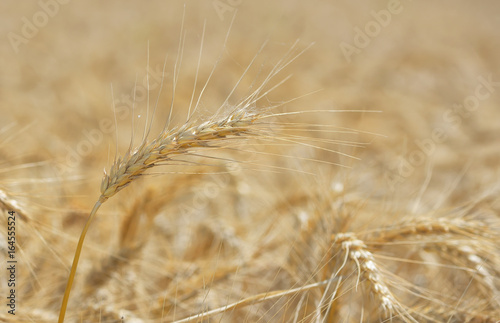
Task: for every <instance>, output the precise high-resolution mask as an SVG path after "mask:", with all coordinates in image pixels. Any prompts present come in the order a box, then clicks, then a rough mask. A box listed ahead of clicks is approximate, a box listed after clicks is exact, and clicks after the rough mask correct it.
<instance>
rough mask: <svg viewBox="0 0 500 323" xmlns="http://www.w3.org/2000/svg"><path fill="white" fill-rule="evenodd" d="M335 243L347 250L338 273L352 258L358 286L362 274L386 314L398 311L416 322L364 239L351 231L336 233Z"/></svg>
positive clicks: (402, 315)
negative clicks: (381, 270)
mask: <svg viewBox="0 0 500 323" xmlns="http://www.w3.org/2000/svg"><path fill="white" fill-rule="evenodd" d="M333 243H334V244H337V245H340V246H341V249H342V250H343V251H344V252H345V258H344V262H343V263H342V265H341V266H340V268H339V269H338V271H337V274H336V275H338V273H339V272H341V271H342V270H343V269H344V267H345V265H346V262H347V260H348V259H350V260H351V261H353V262H354V263H355V264H356V268H357V272H358V275H357V282H356V286H357V285H358V284H359V282H360V279H361V276H363V277H364V278H366V280H367V281H368V283H369V284H370V286H371V290H372V292H373V294H374V295H375V296H376V297H377V298H378V299H379V301H380V304H381V306H382V309H383V311H384V314H385V315H387V316H389V317H392V315H393V314H394V312H396V313H397V314H398V315H400V316H401V317H405V318H407V319H408V320H410V321H412V322H416V321H415V320H414V319H413V318H412V317H411V316H410V315H409V314H408V313H407V310H406V309H405V308H403V306H402V305H401V304H400V303H399V302H398V301H397V300H396V298H395V297H394V295H393V294H392V293H391V291H390V290H389V288H388V286H387V284H386V283H385V281H384V279H383V276H382V274H381V272H380V270H379V268H378V265H377V263H376V262H375V258H374V257H373V254H372V253H371V252H370V251H368V250H367V246H366V245H365V243H364V242H363V241H361V240H359V239H358V238H357V237H356V235H355V234H354V233H350V232H349V233H338V234H336V235H335V236H334V240H333Z"/></svg>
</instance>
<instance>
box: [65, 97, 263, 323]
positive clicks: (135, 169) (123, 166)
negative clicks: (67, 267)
mask: <svg viewBox="0 0 500 323" xmlns="http://www.w3.org/2000/svg"><path fill="white" fill-rule="evenodd" d="M260 116H262V115H259V114H255V113H251V112H250V111H249V109H248V108H247V107H246V106H244V107H242V108H238V109H236V110H234V111H233V112H232V113H230V114H229V115H227V116H225V117H222V118H219V119H214V120H211V121H206V122H203V123H201V124H196V123H194V124H189V123H186V124H184V125H183V126H181V127H180V128H178V129H173V130H169V131H166V132H163V133H161V134H160V135H159V136H158V137H157V138H155V139H154V140H152V141H151V142H149V143H146V142H145V141H143V143H142V144H141V145H140V146H139V148H137V149H136V150H135V151H133V152H130V150H129V151H127V153H126V154H125V155H124V157H123V158H118V159H117V160H116V161H115V163H114V164H113V166H112V167H111V170H110V172H109V174H108V173H106V172H105V175H104V178H103V180H102V182H101V196H100V197H99V199H98V201H97V202H96V204H95V205H94V208H93V209H92V212H91V213H90V216H89V218H88V220H87V223H86V224H85V227H84V229H83V231H82V235H81V236H80V240H79V242H78V246H77V251H76V252H75V258H74V259H75V260H74V261H73V266H72V270H71V272H70V277H69V279H68V285H67V288H66V291H65V294H64V299H63V304H62V306H61V312H60V316H59V322H63V321H64V316H65V311H66V307H67V302H68V300H69V293H70V290H71V285H72V283H73V280H74V276H75V273H76V264H77V263H78V260H79V257H80V253H81V247H82V245H83V240H84V238H85V235H86V232H87V231H88V227H89V226H90V223H91V222H92V220H93V218H94V217H95V214H96V212H97V210H98V209H99V207H100V206H101V205H102V204H103V203H104V202H105V201H107V200H108V199H109V198H110V197H112V196H113V195H115V194H116V193H118V192H119V191H120V190H122V189H123V188H125V187H126V186H127V185H129V184H130V183H131V182H132V181H133V180H135V179H136V178H138V177H140V176H141V175H144V174H145V172H146V171H147V170H148V169H149V168H152V167H153V166H155V165H157V164H158V163H161V162H165V161H168V160H169V159H170V158H171V157H172V156H173V155H177V154H183V153H187V151H188V150H189V149H193V148H205V147H213V146H211V144H212V143H213V142H218V141H221V140H226V139H228V138H231V137H237V136H242V135H247V136H248V135H250V134H251V133H252V131H251V129H250V127H251V126H252V124H253V123H254V122H255V121H256V120H257V119H258V118H259V117H260Z"/></svg>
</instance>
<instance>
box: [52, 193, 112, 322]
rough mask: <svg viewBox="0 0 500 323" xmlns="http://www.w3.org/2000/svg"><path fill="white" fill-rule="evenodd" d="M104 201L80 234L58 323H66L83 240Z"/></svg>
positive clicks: (96, 204) (97, 205)
mask: <svg viewBox="0 0 500 323" xmlns="http://www.w3.org/2000/svg"><path fill="white" fill-rule="evenodd" d="M104 201H105V199H103V198H102V197H101V198H100V199H99V201H97V202H96V203H95V205H94V208H93V209H92V212H90V216H89V217H88V219H87V222H86V223H85V226H84V227H83V230H82V233H81V234H80V240H78V245H77V246H76V251H75V258H73V264H72V265H71V271H70V273H69V278H68V283H67V284H66V289H65V290H64V298H63V301H62V305H61V311H60V312H59V321H58V322H59V323H63V322H64V315H66V307H67V306H68V300H69V294H70V293H71V286H73V280H74V279H75V274H76V268H77V267H78V260H80V253H81V252H82V247H83V240H85V235H86V234H87V231H88V230H89V227H90V223H91V222H92V220H93V219H94V217H95V215H96V213H97V210H98V209H99V207H100V206H101V205H102V203H104Z"/></svg>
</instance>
